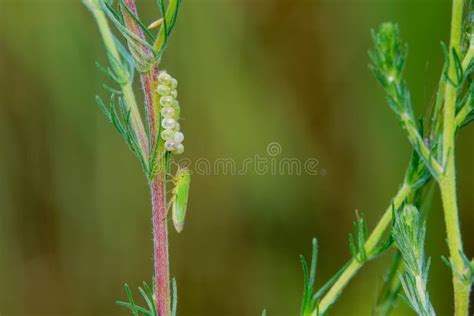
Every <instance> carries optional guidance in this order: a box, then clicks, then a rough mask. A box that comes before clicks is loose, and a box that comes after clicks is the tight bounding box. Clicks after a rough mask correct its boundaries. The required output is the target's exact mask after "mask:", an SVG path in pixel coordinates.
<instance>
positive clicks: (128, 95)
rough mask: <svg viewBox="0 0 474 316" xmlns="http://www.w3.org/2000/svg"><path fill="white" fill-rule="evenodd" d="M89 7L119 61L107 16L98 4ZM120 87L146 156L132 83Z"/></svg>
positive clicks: (145, 141)
mask: <svg viewBox="0 0 474 316" xmlns="http://www.w3.org/2000/svg"><path fill="white" fill-rule="evenodd" d="M89 8H90V9H91V12H92V14H93V15H94V18H95V20H96V22H97V26H98V28H99V31H100V34H101V35H102V39H103V41H104V44H105V47H106V48H107V51H108V52H109V53H110V54H111V55H112V57H113V58H114V59H115V60H117V61H121V60H122V58H121V56H120V53H119V52H118V49H117V46H116V45H115V42H114V37H113V35H112V31H111V30H110V26H109V23H108V22H107V17H106V16H105V13H104V11H103V10H102V9H101V8H100V7H99V6H98V5H96V6H93V5H91V6H90V7H89ZM121 88H122V93H123V99H124V101H125V106H127V107H128V109H129V110H130V116H131V123H132V126H133V130H134V131H135V133H136V134H137V137H138V139H139V141H140V148H141V150H142V152H143V153H144V154H145V156H146V155H147V152H148V142H147V137H146V133H145V128H144V127H143V122H142V119H141V116H140V111H139V110H138V106H137V101H136V99H135V94H134V93H133V88H132V83H131V82H128V83H126V84H125V85H122V86H121Z"/></svg>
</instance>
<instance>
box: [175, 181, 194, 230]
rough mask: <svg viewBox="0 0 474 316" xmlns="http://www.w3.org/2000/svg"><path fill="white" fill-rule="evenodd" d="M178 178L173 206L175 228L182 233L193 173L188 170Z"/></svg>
mask: <svg viewBox="0 0 474 316" xmlns="http://www.w3.org/2000/svg"><path fill="white" fill-rule="evenodd" d="M177 178H178V179H177V181H176V187H175V196H174V200H173V206H172V207H173V209H172V216H173V224H174V228H175V229H176V231H177V232H178V233H180V232H181V231H182V230H183V227H184V220H185V218H186V208H187V206H188V195H189V185H190V182H191V175H190V174H189V173H188V172H185V173H183V174H182V175H179V176H178V177H177Z"/></svg>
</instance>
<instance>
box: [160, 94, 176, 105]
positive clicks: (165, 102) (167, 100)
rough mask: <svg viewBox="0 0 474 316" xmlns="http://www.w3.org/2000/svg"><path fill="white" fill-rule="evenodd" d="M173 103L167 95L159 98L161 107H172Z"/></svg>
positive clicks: (171, 98)
mask: <svg viewBox="0 0 474 316" xmlns="http://www.w3.org/2000/svg"><path fill="white" fill-rule="evenodd" d="M173 101H174V99H173V97H171V96H169V95H166V96H164V97H161V98H160V104H161V105H162V106H173Z"/></svg>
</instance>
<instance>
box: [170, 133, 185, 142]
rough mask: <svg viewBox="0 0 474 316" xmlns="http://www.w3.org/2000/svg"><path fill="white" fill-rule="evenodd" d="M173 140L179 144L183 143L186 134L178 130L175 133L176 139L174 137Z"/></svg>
mask: <svg viewBox="0 0 474 316" xmlns="http://www.w3.org/2000/svg"><path fill="white" fill-rule="evenodd" d="M173 140H174V141H175V143H177V144H180V143H182V142H183V140H184V134H183V133H181V132H176V133H175V134H174V139H173Z"/></svg>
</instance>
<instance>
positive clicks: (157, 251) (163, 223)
mask: <svg viewBox="0 0 474 316" xmlns="http://www.w3.org/2000/svg"><path fill="white" fill-rule="evenodd" d="M124 3H125V5H127V6H128V7H129V9H130V10H131V11H132V12H133V13H134V14H135V15H136V16H138V12H137V8H136V5H135V0H124ZM122 12H123V15H124V17H125V23H126V25H127V28H128V29H129V30H130V31H132V32H133V33H134V34H135V35H137V36H138V37H139V38H140V39H142V40H145V35H144V34H143V31H142V29H141V28H140V26H139V25H137V23H136V22H135V21H134V20H133V19H132V18H131V17H130V16H129V15H128V13H127V11H126V9H123V10H122ZM136 44H138V43H136ZM141 48H142V51H143V54H144V55H145V56H147V57H149V58H152V56H153V53H152V52H151V51H150V50H149V49H148V48H147V47H144V46H141ZM157 78H158V65H157V64H155V65H153V66H152V67H151V68H150V70H149V71H148V72H144V73H140V81H141V84H142V88H143V92H144V95H145V106H146V109H147V118H146V119H147V121H148V124H149V128H150V134H149V135H148V137H149V138H150V144H151V147H150V148H149V150H148V154H149V155H151V154H153V150H154V148H155V146H157V145H158V143H157V142H158V141H159V140H158V139H157V137H156V136H157V130H158V123H157V122H156V118H157V117H159V116H158V115H157V113H155V112H156V111H158V105H155V104H154V102H156V98H154V91H155V89H156V86H157ZM150 193H151V203H152V219H153V258H154V270H155V271H154V272H155V275H154V277H155V283H156V287H155V289H154V300H155V304H156V306H157V311H158V315H159V316H169V315H170V314H171V313H170V277H169V254H168V226H167V220H166V215H167V214H166V213H167V212H166V182H165V177H164V167H163V166H160V169H159V172H158V174H157V175H156V176H155V178H154V179H153V180H152V181H151V182H150Z"/></svg>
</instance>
